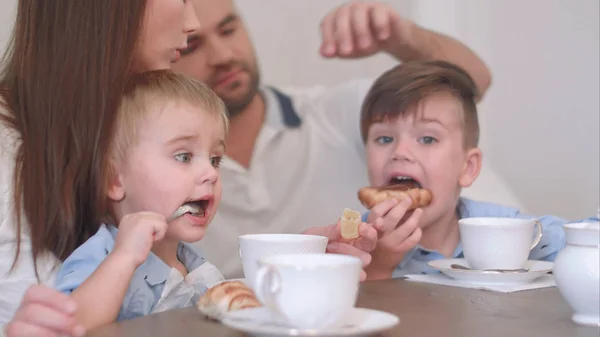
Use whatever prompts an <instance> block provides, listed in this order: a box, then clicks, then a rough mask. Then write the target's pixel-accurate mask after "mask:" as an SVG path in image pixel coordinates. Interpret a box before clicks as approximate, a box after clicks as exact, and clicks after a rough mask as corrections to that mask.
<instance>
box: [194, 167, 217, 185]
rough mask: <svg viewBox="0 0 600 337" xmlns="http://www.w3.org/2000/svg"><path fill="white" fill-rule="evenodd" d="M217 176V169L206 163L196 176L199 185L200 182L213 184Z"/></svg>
mask: <svg viewBox="0 0 600 337" xmlns="http://www.w3.org/2000/svg"><path fill="white" fill-rule="evenodd" d="M218 178H219V171H217V169H216V168H215V167H214V166H212V165H206V166H204V167H202V172H201V174H200V175H199V176H198V180H197V181H198V183H199V184H201V185H202V184H214V183H215V182H216V181H217V179H218Z"/></svg>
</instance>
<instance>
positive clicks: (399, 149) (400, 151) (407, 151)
mask: <svg viewBox="0 0 600 337" xmlns="http://www.w3.org/2000/svg"><path fill="white" fill-rule="evenodd" d="M414 159H415V157H414V155H413V152H412V149H411V147H410V145H409V144H408V142H406V141H399V142H398V143H397V145H396V148H395V149H394V153H393V155H392V160H405V161H411V162H412V161H414Z"/></svg>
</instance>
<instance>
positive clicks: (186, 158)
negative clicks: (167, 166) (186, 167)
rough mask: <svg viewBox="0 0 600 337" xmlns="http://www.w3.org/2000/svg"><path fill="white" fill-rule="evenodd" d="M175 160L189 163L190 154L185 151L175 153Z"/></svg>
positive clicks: (190, 159)
mask: <svg viewBox="0 0 600 337" xmlns="http://www.w3.org/2000/svg"><path fill="white" fill-rule="evenodd" d="M175 160H177V161H180V162H182V163H189V162H190V161H192V154H191V153H187V152H186V153H179V154H176V155H175Z"/></svg>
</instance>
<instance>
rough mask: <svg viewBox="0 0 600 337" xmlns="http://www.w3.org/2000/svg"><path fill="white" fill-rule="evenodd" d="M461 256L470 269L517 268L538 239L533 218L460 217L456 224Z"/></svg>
mask: <svg viewBox="0 0 600 337" xmlns="http://www.w3.org/2000/svg"><path fill="white" fill-rule="evenodd" d="M458 228H459V230H460V240H461V243H462V248H463V254H464V256H465V259H466V260H467V263H468V264H469V267H470V268H471V269H478V270H485V269H520V268H523V266H524V265H525V263H526V262H527V259H528V257H529V253H530V251H531V250H532V249H533V248H535V246H537V245H538V244H539V242H540V239H541V238H542V224H541V223H540V222H539V221H538V220H536V219H515V218H493V217H489V218H486V217H484V218H464V219H460V220H459V221H458Z"/></svg>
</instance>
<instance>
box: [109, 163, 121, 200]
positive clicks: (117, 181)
mask: <svg viewBox="0 0 600 337" xmlns="http://www.w3.org/2000/svg"><path fill="white" fill-rule="evenodd" d="M109 170H110V173H109V176H108V189H107V191H106V194H107V196H108V198H109V199H110V200H112V201H114V202H118V201H121V200H123V198H125V186H124V185H123V180H122V179H121V174H120V173H119V169H118V165H117V163H116V162H115V161H114V160H111V161H110V164H109Z"/></svg>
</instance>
